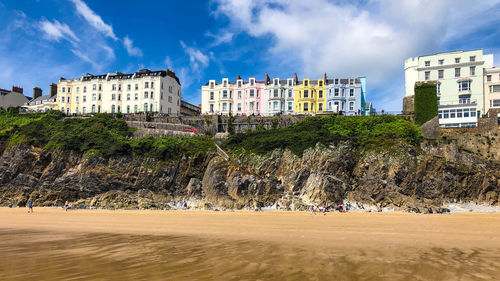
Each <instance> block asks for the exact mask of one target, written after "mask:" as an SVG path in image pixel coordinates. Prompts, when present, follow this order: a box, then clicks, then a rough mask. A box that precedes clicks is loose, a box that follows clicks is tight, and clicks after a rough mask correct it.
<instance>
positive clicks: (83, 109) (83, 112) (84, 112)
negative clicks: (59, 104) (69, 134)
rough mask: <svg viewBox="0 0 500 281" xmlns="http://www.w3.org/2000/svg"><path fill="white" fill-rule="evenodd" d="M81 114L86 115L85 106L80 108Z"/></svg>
mask: <svg viewBox="0 0 500 281" xmlns="http://www.w3.org/2000/svg"><path fill="white" fill-rule="evenodd" d="M82 114H87V108H86V107H85V106H84V107H83V108H82Z"/></svg>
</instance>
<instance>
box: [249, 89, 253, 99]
mask: <svg viewBox="0 0 500 281" xmlns="http://www.w3.org/2000/svg"><path fill="white" fill-rule="evenodd" d="M253 96H254V90H253V89H252V90H250V97H252V98H253Z"/></svg>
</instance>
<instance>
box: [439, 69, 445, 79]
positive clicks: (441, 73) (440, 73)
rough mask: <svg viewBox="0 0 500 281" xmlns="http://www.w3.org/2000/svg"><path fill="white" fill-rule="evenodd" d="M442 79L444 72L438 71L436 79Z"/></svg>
mask: <svg viewBox="0 0 500 281" xmlns="http://www.w3.org/2000/svg"><path fill="white" fill-rule="evenodd" d="M443 78H444V70H443V69H440V70H438V79H443Z"/></svg>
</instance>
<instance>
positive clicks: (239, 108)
mask: <svg viewBox="0 0 500 281" xmlns="http://www.w3.org/2000/svg"><path fill="white" fill-rule="evenodd" d="M238 111H241V103H238Z"/></svg>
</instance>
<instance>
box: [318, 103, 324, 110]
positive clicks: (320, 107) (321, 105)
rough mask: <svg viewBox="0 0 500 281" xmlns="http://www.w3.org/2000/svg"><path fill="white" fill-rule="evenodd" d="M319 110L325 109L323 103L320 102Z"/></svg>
mask: <svg viewBox="0 0 500 281" xmlns="http://www.w3.org/2000/svg"><path fill="white" fill-rule="evenodd" d="M318 111H323V103H322V102H320V103H318Z"/></svg>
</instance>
